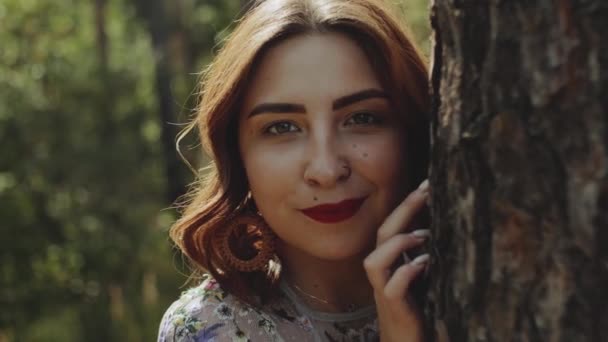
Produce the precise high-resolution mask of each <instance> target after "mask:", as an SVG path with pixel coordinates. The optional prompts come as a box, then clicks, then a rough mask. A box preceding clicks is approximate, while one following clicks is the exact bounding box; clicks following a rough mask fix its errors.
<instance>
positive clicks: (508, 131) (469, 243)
mask: <svg viewBox="0 0 608 342" xmlns="http://www.w3.org/2000/svg"><path fill="white" fill-rule="evenodd" d="M432 23H433V27H434V30H435V34H436V45H435V47H434V66H433V72H432V89H433V92H434V106H433V119H432V120H433V123H432V130H433V132H432V135H433V156H432V160H433V161H432V167H431V184H433V189H432V197H433V200H432V208H431V211H432V216H433V220H434V223H433V236H434V237H433V241H432V242H433V244H434V246H435V247H436V248H435V249H434V251H433V254H434V256H433V264H432V266H431V272H432V275H431V279H432V285H431V304H430V305H429V306H428V307H427V309H428V310H430V311H431V314H433V315H434V316H435V317H436V318H439V319H443V320H444V322H445V323H446V326H447V331H448V334H449V336H450V340H451V341H456V342H460V341H543V342H545V341H607V340H608V293H607V291H608V96H606V92H607V91H608V49H607V48H606V43H608V40H607V39H606V32H608V2H606V0H578V1H577V0H460V1H458V0H436V2H435V4H433V7H432Z"/></svg>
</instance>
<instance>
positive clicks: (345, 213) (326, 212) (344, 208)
mask: <svg viewBox="0 0 608 342" xmlns="http://www.w3.org/2000/svg"><path fill="white" fill-rule="evenodd" d="M366 198H367V197H361V198H353V199H347V200H344V201H342V202H339V203H332V204H321V205H317V206H314V207H310V208H306V209H302V213H304V215H306V216H308V217H310V218H311V219H313V220H315V221H319V222H321V223H337V222H340V221H344V220H347V219H349V218H351V217H353V216H354V215H355V214H356V213H357V211H359V208H360V207H361V205H362V204H363V202H364V201H365V199H366Z"/></svg>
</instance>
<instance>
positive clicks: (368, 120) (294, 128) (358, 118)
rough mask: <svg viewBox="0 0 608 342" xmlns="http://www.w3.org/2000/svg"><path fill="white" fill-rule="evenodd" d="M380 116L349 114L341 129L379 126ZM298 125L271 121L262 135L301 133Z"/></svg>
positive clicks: (381, 119) (366, 113) (367, 112)
mask: <svg viewBox="0 0 608 342" xmlns="http://www.w3.org/2000/svg"><path fill="white" fill-rule="evenodd" d="M384 121H385V120H384V117H383V116H382V115H381V114H378V113H376V112H372V111H359V112H355V113H353V114H350V115H348V116H347V117H346V119H345V120H344V122H343V123H342V126H343V127H359V128H361V127H367V126H379V125H382V124H383V123H384ZM301 131H302V128H300V126H299V125H298V123H296V122H293V121H288V120H280V121H273V122H270V123H268V124H266V125H264V126H263V128H262V134H263V135H268V136H279V135H286V134H293V133H298V132H301Z"/></svg>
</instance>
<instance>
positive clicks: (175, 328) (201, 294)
mask: <svg viewBox="0 0 608 342" xmlns="http://www.w3.org/2000/svg"><path fill="white" fill-rule="evenodd" d="M265 316H266V315H265V314H264V313H263V312H261V311H260V310H258V309H257V308H254V307H252V306H250V305H248V304H246V303H244V302H242V301H240V300H238V299H237V298H236V297H234V296H232V295H230V294H229V293H227V292H226V291H224V290H223V289H222V288H221V287H220V285H219V284H218V282H217V281H216V280H215V279H214V278H212V277H211V276H209V275H206V276H205V277H204V278H203V281H202V282H201V283H200V284H199V285H198V286H196V287H193V288H191V289H189V290H187V291H185V292H183V293H182V295H181V296H180V298H179V299H178V300H176V301H175V302H174V303H173V304H172V305H171V306H170V307H169V309H167V311H166V312H165V314H164V316H163V318H162V320H161V323H160V327H159V333H158V341H159V342H165V341H197V342H198V341H217V342H223V341H230V342H232V341H248V340H251V339H250V337H249V336H250V335H252V334H253V333H256V335H257V332H259V328H256V325H257V324H258V322H259V320H260V318H264V317H265Z"/></svg>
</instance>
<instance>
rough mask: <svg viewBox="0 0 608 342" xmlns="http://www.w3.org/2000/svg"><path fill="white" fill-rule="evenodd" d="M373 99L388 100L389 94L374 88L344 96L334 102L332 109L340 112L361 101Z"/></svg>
mask: <svg viewBox="0 0 608 342" xmlns="http://www.w3.org/2000/svg"><path fill="white" fill-rule="evenodd" d="M371 98H384V99H388V94H387V93H386V92H384V91H383V90H380V89H374V88H371V89H365V90H361V91H358V92H356V93H353V94H350V95H346V96H342V97H340V98H338V99H336V100H335V101H334V102H333V106H332V109H333V110H338V109H340V108H344V107H346V106H350V105H351V104H353V103H355V102H359V101H363V100H367V99H371Z"/></svg>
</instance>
